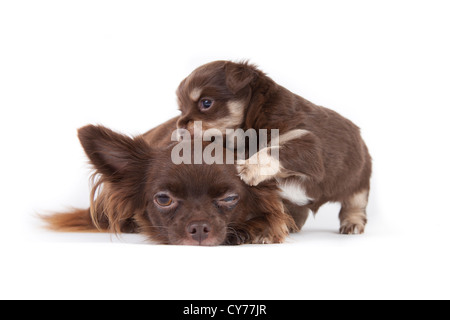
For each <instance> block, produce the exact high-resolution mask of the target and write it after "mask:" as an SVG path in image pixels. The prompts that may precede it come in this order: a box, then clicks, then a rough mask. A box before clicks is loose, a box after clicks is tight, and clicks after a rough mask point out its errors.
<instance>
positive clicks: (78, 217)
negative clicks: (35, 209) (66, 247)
mask: <svg viewBox="0 0 450 320" xmlns="http://www.w3.org/2000/svg"><path fill="white" fill-rule="evenodd" d="M39 217H40V218H41V219H42V220H43V221H44V222H45V224H46V227H47V228H48V229H50V230H54V231H61V232H99V231H100V230H99V229H98V228H97V227H96V226H95V224H94V222H93V221H92V217H91V213H90V210H89V209H73V210H72V211H69V212H66V213H55V214H51V215H39Z"/></svg>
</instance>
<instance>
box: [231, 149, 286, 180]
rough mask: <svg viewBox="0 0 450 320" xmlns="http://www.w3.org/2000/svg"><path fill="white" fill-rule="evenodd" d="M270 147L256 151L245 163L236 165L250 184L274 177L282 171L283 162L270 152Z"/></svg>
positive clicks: (242, 176) (240, 173)
mask: <svg viewBox="0 0 450 320" xmlns="http://www.w3.org/2000/svg"><path fill="white" fill-rule="evenodd" d="M269 152H270V148H264V149H262V150H261V151H259V152H257V153H255V154H254V155H253V156H251V157H250V158H249V159H247V160H245V161H244V162H243V163H240V164H239V163H238V164H237V165H236V168H237V171H238V174H239V176H240V177H241V179H242V180H243V181H244V182H245V183H246V184H248V185H250V186H257V185H258V184H260V183H261V182H263V181H265V180H268V179H272V178H274V177H275V176H276V175H277V174H278V173H279V172H280V171H281V164H280V161H279V160H278V159H275V158H274V157H272V156H271V155H270V154H269Z"/></svg>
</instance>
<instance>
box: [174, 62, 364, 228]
mask: <svg viewBox="0 0 450 320" xmlns="http://www.w3.org/2000/svg"><path fill="white" fill-rule="evenodd" d="M177 96H178V103H179V108H180V110H181V112H182V115H181V116H180V117H179V119H178V123H177V125H178V128H180V129H186V130H189V131H190V132H193V131H194V122H195V121H202V127H203V129H205V130H207V129H212V128H215V129H219V130H220V131H221V132H222V133H225V132H226V129H237V128H241V129H244V130H248V129H256V130H258V129H279V133H280V135H279V146H278V147H277V148H279V149H278V150H277V151H279V157H273V156H272V152H273V151H274V150H273V148H272V147H265V148H261V149H260V150H259V151H258V152H257V153H256V154H254V155H250V158H249V159H247V160H246V161H245V162H244V163H242V164H240V165H239V166H238V171H239V174H240V177H241V178H242V180H243V181H245V182H246V183H247V184H249V185H251V186H259V185H261V183H263V182H265V181H269V180H276V181H277V182H278V185H279V187H280V189H281V196H282V197H283V198H284V199H285V204H286V206H287V207H288V208H289V211H290V213H291V214H292V215H293V216H294V219H295V221H296V223H297V227H298V228H299V229H300V228H301V227H302V226H303V224H304V223H305V221H306V219H307V217H308V213H309V211H310V210H312V211H313V212H317V210H318V209H319V208H320V207H321V206H322V205H323V204H324V203H326V202H330V201H331V202H340V203H341V204H342V208H341V211H340V214H339V218H340V222H341V227H340V232H341V233H342V234H359V233H363V232H364V229H365V226H366V223H367V218H366V207H367V203H368V196H369V189H370V176H371V170H372V165H371V157H370V155H369V152H368V149H367V147H366V145H365V143H364V141H363V139H362V138H361V135H360V130H359V128H358V127H357V126H356V125H354V124H353V123H352V122H351V121H350V120H348V119H346V118H344V117H342V116H341V115H339V114H338V113H336V112H334V111H332V110H330V109H327V108H324V107H320V106H317V105H315V104H313V103H311V102H309V101H307V100H306V99H304V98H302V97H300V96H298V95H296V94H294V93H292V92H290V91H289V90H287V89H286V88H283V87H282V86H280V85H278V84H277V83H275V82H274V81H273V80H272V79H271V78H269V77H268V76H267V75H266V74H264V73H263V72H262V71H261V70H259V69H258V68H257V67H256V66H254V65H251V64H248V63H233V62H230V61H216V62H212V63H209V64H206V65H203V66H201V67H199V68H198V69H196V70H194V71H193V72H192V73H191V74H190V75H189V76H188V77H187V78H186V79H184V80H183V81H182V82H181V84H180V85H179V87H178V90H177ZM251 160H252V161H251ZM262 160H264V161H262ZM273 168H276V169H275V170H274V169H273Z"/></svg>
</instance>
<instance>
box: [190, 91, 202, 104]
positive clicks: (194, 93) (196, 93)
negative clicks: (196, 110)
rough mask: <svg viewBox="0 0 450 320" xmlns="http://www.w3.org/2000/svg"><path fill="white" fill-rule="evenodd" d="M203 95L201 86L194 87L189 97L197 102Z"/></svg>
mask: <svg viewBox="0 0 450 320" xmlns="http://www.w3.org/2000/svg"><path fill="white" fill-rule="evenodd" d="M201 95H202V89H201V88H194V89H193V90H192V91H191V93H190V94H189V98H191V100H192V101H194V102H197V101H198V99H200V96H201Z"/></svg>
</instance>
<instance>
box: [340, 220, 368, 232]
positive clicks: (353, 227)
mask: <svg viewBox="0 0 450 320" xmlns="http://www.w3.org/2000/svg"><path fill="white" fill-rule="evenodd" d="M364 229H365V225H364V224H363V223H352V222H349V221H348V222H347V221H344V222H343V223H342V224H341V228H340V229H339V233H340V234H363V233H364Z"/></svg>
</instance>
